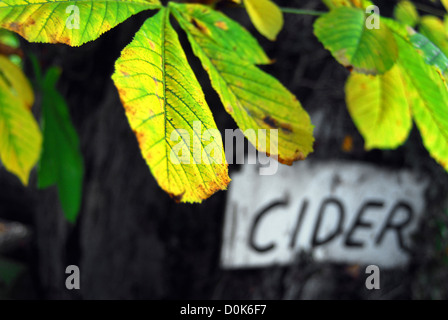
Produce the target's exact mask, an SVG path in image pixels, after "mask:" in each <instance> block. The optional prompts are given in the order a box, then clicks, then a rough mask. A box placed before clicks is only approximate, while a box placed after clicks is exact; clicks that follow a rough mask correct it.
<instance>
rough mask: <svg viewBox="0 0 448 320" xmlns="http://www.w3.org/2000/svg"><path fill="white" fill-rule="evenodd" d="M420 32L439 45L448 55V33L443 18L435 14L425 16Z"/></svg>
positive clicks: (421, 22)
mask: <svg viewBox="0 0 448 320" xmlns="http://www.w3.org/2000/svg"><path fill="white" fill-rule="evenodd" d="M419 32H420V33H421V34H422V35H424V36H425V37H427V38H428V40H429V41H431V42H432V43H433V44H434V45H435V46H437V47H438V48H439V49H440V50H441V51H442V52H443V53H444V55H445V56H447V55H448V33H447V31H446V29H445V25H444V22H443V21H442V20H440V19H439V18H437V17H434V16H424V17H423V18H422V19H421V21H420V27H419Z"/></svg>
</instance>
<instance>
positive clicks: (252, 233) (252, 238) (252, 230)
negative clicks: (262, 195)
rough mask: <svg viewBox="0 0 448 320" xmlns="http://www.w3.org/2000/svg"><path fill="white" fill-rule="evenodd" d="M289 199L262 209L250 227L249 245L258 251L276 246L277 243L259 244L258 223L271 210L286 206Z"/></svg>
mask: <svg viewBox="0 0 448 320" xmlns="http://www.w3.org/2000/svg"><path fill="white" fill-rule="evenodd" d="M288 202H289V201H288V199H285V200H279V201H275V202H273V203H271V204H270V205H268V206H267V207H266V208H264V209H263V210H261V211H260V213H259V214H257V215H256V217H255V219H254V223H253V224H252V227H251V228H250V234H249V247H250V248H252V249H253V250H255V251H257V252H267V251H270V250H272V249H274V248H275V243H274V242H273V243H270V244H268V245H265V246H264V247H262V246H259V245H258V244H256V243H255V234H256V231H257V228H258V224H259V223H260V221H261V219H262V218H263V217H264V216H265V215H266V214H268V213H269V211H270V210H271V209H273V208H275V207H277V206H286V205H288Z"/></svg>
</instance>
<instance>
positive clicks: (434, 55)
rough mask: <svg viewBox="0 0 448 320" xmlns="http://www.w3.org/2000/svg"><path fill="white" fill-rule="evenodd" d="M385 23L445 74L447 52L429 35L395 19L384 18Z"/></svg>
mask: <svg viewBox="0 0 448 320" xmlns="http://www.w3.org/2000/svg"><path fill="white" fill-rule="evenodd" d="M383 23H384V24H386V25H387V26H388V27H389V29H390V30H391V31H392V32H393V33H394V35H395V36H396V37H399V38H400V39H401V40H403V41H404V42H405V43H408V44H410V45H411V46H412V47H413V48H414V50H415V51H416V52H418V54H419V55H420V56H421V57H423V58H424V61H425V62H426V63H427V64H428V65H431V66H435V67H437V68H438V69H439V70H440V71H441V72H442V73H443V74H444V75H446V73H447V70H448V58H447V57H446V56H445V54H444V53H443V52H442V51H441V50H440V49H439V48H438V47H437V46H436V45H435V44H434V43H432V42H431V41H430V40H429V39H428V38H427V37H425V36H424V35H423V34H421V33H418V32H416V31H415V30H414V29H412V28H411V27H409V26H406V25H404V24H402V23H400V22H398V21H395V20H393V19H388V18H383Z"/></svg>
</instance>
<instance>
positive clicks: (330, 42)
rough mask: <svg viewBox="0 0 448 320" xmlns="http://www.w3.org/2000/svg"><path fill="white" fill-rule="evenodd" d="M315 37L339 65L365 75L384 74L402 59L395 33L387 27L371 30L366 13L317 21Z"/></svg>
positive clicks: (336, 13)
mask: <svg viewBox="0 0 448 320" xmlns="http://www.w3.org/2000/svg"><path fill="white" fill-rule="evenodd" d="M377 18H379V17H377ZM314 33H315V35H316V36H317V38H318V39H319V40H320V41H321V42H322V43H323V45H324V46H325V48H326V49H327V50H329V51H330V52H331V54H332V55H333V56H334V57H335V58H336V60H337V61H338V62H339V63H341V64H342V65H344V66H345V67H349V68H351V67H353V68H354V69H355V71H358V72H361V73H367V74H382V73H384V72H386V71H387V70H389V69H390V68H392V66H393V65H394V63H395V61H396V60H397V57H398V51H397V45H396V43H395V40H394V36H393V34H392V32H391V31H390V30H389V28H388V27H387V26H385V25H384V24H380V28H379V29H368V28H367V27H366V15H365V13H364V11H363V10H362V9H357V8H348V7H339V8H336V9H334V10H332V11H330V12H329V13H327V14H325V15H323V16H321V17H320V18H319V19H317V20H316V22H315V24H314Z"/></svg>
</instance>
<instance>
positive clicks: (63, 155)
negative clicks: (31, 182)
mask: <svg viewBox="0 0 448 320" xmlns="http://www.w3.org/2000/svg"><path fill="white" fill-rule="evenodd" d="M58 78H59V71H58V70H57V69H55V68H51V69H49V70H48V71H47V74H46V75H45V78H44V80H43V83H42V91H43V92H42V127H43V135H44V142H43V151H42V156H41V159H40V163H39V168H38V187H39V188H47V187H49V186H52V185H57V188H58V193H59V199H60V202H61V206H62V209H63V211H64V214H65V216H66V218H67V220H68V221H70V222H72V223H74V222H75V221H76V219H77V217H78V213H79V210H80V207H81V199H82V181H83V172H84V166H83V160H82V155H81V152H80V146H79V138H78V135H77V133H76V130H75V128H74V127H73V125H72V123H71V120H70V114H69V110H68V106H67V103H66V101H65V100H64V98H63V97H62V96H61V94H60V93H59V92H58V91H57V90H56V88H55V86H56V82H57V81H58Z"/></svg>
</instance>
